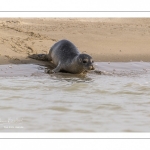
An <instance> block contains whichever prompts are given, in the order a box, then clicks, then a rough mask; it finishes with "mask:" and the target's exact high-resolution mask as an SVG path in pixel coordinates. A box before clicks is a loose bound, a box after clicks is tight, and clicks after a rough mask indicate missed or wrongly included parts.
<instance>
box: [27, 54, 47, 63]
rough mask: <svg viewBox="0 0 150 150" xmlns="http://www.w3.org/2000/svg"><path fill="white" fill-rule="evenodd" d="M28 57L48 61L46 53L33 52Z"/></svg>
mask: <svg viewBox="0 0 150 150" xmlns="http://www.w3.org/2000/svg"><path fill="white" fill-rule="evenodd" d="M28 57H29V58H32V59H37V60H42V61H49V59H48V55H47V54H33V55H29V56H28Z"/></svg>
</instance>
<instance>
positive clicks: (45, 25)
mask: <svg viewBox="0 0 150 150" xmlns="http://www.w3.org/2000/svg"><path fill="white" fill-rule="evenodd" d="M61 39H68V40H70V41H72V42H73V43H74V44H75V45H76V46H77V47H78V49H79V50H80V51H81V52H84V53H88V54H89V55H91V56H92V57H93V59H94V61H99V62H129V61H150V18H0V64H9V63H11V64H22V63H23V64H24V63H33V64H37V63H38V64H39V63H41V64H42V63H45V62H39V61H36V60H33V59H29V58H28V55H30V54H35V53H39V54H40V53H48V51H49V49H50V47H51V46H52V45H53V44H54V43H55V42H57V41H59V40H61Z"/></svg>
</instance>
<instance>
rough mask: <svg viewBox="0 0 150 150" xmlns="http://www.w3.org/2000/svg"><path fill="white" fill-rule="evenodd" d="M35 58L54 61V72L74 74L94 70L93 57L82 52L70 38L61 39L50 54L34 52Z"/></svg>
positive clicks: (33, 56) (31, 56)
mask: <svg viewBox="0 0 150 150" xmlns="http://www.w3.org/2000/svg"><path fill="white" fill-rule="evenodd" d="M29 57H30V58H33V59H38V60H43V61H52V62H53V64H54V65H55V66H56V67H55V68H54V69H53V70H52V72H53V73H57V72H60V71H65V72H68V73H73V74H80V73H84V72H88V71H90V70H94V67H93V63H94V61H93V59H92V57H91V56H90V55H88V54H81V53H80V52H79V50H78V49H77V47H76V46H75V45H74V44H73V43H71V42H70V41H68V40H60V41H58V42H57V43H55V44H54V45H53V46H52V47H51V48H50V51H49V54H33V55H30V56H29Z"/></svg>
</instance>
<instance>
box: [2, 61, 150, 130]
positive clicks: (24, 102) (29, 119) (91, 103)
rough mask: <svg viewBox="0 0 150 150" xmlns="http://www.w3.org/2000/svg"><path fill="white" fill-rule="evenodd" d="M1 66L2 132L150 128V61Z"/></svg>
mask: <svg viewBox="0 0 150 150" xmlns="http://www.w3.org/2000/svg"><path fill="white" fill-rule="evenodd" d="M44 69H45V67H44V66H39V65H29V64H24V65H1V66H0V132H145V131H150V80H149V79H150V63H146V62H128V63H106V62H101V63H96V69H97V70H101V71H102V74H97V73H94V72H90V73H88V74H87V75H85V76H83V75H72V74H66V73H58V74H46V73H45V72H44Z"/></svg>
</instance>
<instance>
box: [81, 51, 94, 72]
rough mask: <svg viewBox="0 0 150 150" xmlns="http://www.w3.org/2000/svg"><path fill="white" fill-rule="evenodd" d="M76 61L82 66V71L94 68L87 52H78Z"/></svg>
mask: <svg viewBox="0 0 150 150" xmlns="http://www.w3.org/2000/svg"><path fill="white" fill-rule="evenodd" d="M78 63H79V64H80V66H82V68H83V71H89V70H94V67H93V63H94V61H93V60H92V57H91V56H89V55H88V54H79V55H78Z"/></svg>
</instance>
